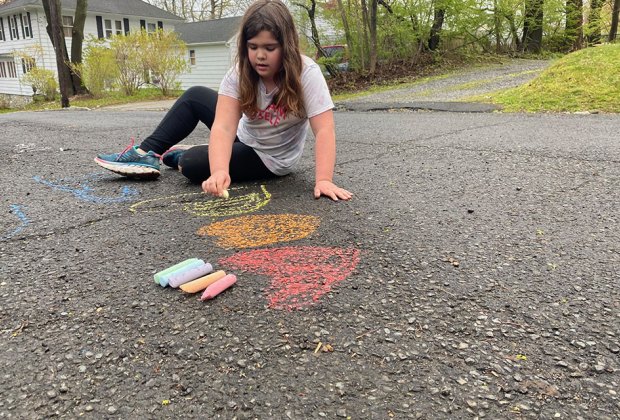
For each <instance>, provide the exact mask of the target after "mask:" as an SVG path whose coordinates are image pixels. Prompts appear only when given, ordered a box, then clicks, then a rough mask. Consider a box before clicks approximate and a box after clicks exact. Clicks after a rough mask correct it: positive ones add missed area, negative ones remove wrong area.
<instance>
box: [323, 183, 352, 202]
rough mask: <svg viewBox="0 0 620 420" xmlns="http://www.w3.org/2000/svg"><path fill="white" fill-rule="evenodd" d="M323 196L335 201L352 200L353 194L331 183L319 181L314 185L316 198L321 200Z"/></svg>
mask: <svg viewBox="0 0 620 420" xmlns="http://www.w3.org/2000/svg"><path fill="white" fill-rule="evenodd" d="M322 195H324V196H326V197H329V198H331V199H332V200H334V201H338V200H339V199H340V200H350V199H351V197H353V194H352V193H350V192H349V191H347V190H345V189H344V188H340V187H338V186H337V185H336V184H334V183H333V182H331V181H317V182H316V184H315V185H314V198H319V197H321V196H322Z"/></svg>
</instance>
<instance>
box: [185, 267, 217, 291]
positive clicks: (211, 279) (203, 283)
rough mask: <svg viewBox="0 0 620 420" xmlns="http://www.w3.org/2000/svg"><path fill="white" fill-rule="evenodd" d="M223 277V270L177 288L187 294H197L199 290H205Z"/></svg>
mask: <svg viewBox="0 0 620 420" xmlns="http://www.w3.org/2000/svg"><path fill="white" fill-rule="evenodd" d="M225 275H226V273H225V272H224V270H219V271H216V272H215V273H211V274H209V275H207V276H204V277H200V278H199V279H196V280H193V281H190V282H189V283H185V284H182V285H181V286H179V288H180V289H181V290H183V291H184V292H187V293H198V292H200V291H201V290H204V289H206V288H207V287H209V286H210V285H212V284H213V283H215V282H216V281H218V280H219V279H221V278H222V277H224V276H225Z"/></svg>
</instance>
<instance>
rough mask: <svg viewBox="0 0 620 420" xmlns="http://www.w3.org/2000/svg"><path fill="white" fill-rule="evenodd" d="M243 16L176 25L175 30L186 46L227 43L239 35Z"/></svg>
mask: <svg viewBox="0 0 620 420" xmlns="http://www.w3.org/2000/svg"><path fill="white" fill-rule="evenodd" d="M240 23H241V16H235V17H228V18H222V19H213V20H204V21H201V22H190V23H175V25H174V30H175V31H176V32H178V33H179V36H180V38H181V39H182V40H183V41H185V43H186V44H203V43H213V42H222V43H224V42H227V41H229V40H230V39H231V38H232V37H234V36H235V35H236V34H237V30H238V29H239V24H240Z"/></svg>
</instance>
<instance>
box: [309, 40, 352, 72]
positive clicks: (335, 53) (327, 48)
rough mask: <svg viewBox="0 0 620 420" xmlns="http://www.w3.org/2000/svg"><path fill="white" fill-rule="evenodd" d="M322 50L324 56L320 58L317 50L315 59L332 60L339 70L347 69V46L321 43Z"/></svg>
mask: <svg viewBox="0 0 620 420" xmlns="http://www.w3.org/2000/svg"><path fill="white" fill-rule="evenodd" d="M322 48H323V51H324V52H325V57H324V58H320V57H319V53H318V52H317V55H316V59H317V60H319V59H321V60H327V61H329V62H333V63H334V64H335V65H336V67H337V68H338V70H339V71H348V70H349V58H348V56H347V46H346V45H342V44H338V45H323V46H322Z"/></svg>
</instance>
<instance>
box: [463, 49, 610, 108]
mask: <svg viewBox="0 0 620 420" xmlns="http://www.w3.org/2000/svg"><path fill="white" fill-rule="evenodd" d="M618 69H620V44H607V45H601V46H597V47H593V48H587V49H583V50H580V51H577V52H574V53H572V54H568V55H566V56H564V57H563V58H561V59H559V60H557V61H556V62H555V63H554V64H553V65H552V66H551V67H549V68H548V69H547V70H545V71H544V72H542V74H541V75H540V76H538V77H537V78H535V79H534V80H532V81H531V82H529V83H526V84H524V85H523V86H519V87H517V88H513V89H508V90H505V91H500V92H496V93H492V94H485V95H481V96H476V97H472V98H468V99H469V100H476V101H480V102H491V103H494V104H499V105H501V106H502V108H503V110H504V111H506V112H579V111H582V112H583V111H591V112H613V113H618V112H620V71H619V70H618Z"/></svg>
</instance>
